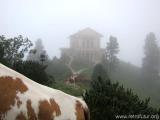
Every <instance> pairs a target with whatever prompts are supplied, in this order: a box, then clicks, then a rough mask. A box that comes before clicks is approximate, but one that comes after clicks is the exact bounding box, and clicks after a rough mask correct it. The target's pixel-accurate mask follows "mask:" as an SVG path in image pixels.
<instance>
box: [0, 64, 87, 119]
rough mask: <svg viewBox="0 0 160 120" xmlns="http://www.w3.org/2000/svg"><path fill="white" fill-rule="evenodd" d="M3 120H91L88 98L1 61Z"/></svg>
mask: <svg viewBox="0 0 160 120" xmlns="http://www.w3.org/2000/svg"><path fill="white" fill-rule="evenodd" d="M0 120H89V111H88V108H87V105H86V104H85V102H84V101H83V100H82V99H80V98H76V97H74V96H71V95H68V94H65V93H64V92H61V91H59V90H55V89H52V88H49V87H46V86H43V85H40V84H38V83H36V82H34V81H32V80H30V79H28V78H27V77H25V76H23V75H22V74H20V73H17V72H16V71H14V70H11V69H9V68H7V67H6V66H4V65H2V64H0Z"/></svg>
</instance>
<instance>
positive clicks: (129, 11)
mask: <svg viewBox="0 0 160 120" xmlns="http://www.w3.org/2000/svg"><path fill="white" fill-rule="evenodd" d="M86 27H91V28H93V29H95V30H96V31H97V32H99V33H101V34H102V35H104V37H103V39H102V47H105V45H106V42H107V41H108V38H109V36H110V35H113V36H115V37H117V38H118V42H119V44H120V53H119V57H120V58H121V59H122V60H125V61H127V62H128V61H129V62H131V63H133V64H135V65H141V59H142V57H143V51H142V50H143V46H144V39H145V36H146V34H147V33H149V32H155V34H156V37H157V39H158V40H159V39H160V0H0V35H5V36H7V37H14V36H18V35H19V34H21V35H23V36H24V37H28V38H29V39H30V40H32V41H33V42H34V41H35V40H36V39H38V38H41V39H42V40H43V43H44V45H45V49H46V50H47V52H48V54H49V55H50V56H51V57H53V56H55V55H56V56H60V50H59V48H61V47H69V36H70V35H71V34H73V33H75V32H77V31H79V30H81V29H84V28H86Z"/></svg>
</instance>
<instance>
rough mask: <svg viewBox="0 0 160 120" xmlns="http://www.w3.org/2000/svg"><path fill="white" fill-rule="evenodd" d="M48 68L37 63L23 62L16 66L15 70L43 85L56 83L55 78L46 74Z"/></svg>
mask: <svg viewBox="0 0 160 120" xmlns="http://www.w3.org/2000/svg"><path fill="white" fill-rule="evenodd" d="M46 67H47V66H44V65H42V64H40V63H38V62H35V61H21V62H17V63H15V64H14V66H13V69H15V70H16V71H18V72H20V73H21V74H23V75H25V76H26V77H28V78H30V79H32V80H34V81H35V82H38V83H40V84H43V85H50V84H51V83H54V78H53V77H52V76H50V75H48V74H47V73H46V72H45V69H46Z"/></svg>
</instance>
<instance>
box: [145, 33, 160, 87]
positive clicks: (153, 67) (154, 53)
mask: <svg viewBox="0 0 160 120" xmlns="http://www.w3.org/2000/svg"><path fill="white" fill-rule="evenodd" d="M144 54H145V57H144V58H143V65H142V75H143V78H144V80H146V81H147V82H149V84H151V83H154V82H155V81H156V80H160V76H159V73H160V71H159V67H160V50H159V47H158V43H157V41H156V37H155V34H154V33H149V34H148V35H147V36H146V40H145V47H144Z"/></svg>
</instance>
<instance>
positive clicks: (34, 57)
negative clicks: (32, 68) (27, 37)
mask: <svg viewBox="0 0 160 120" xmlns="http://www.w3.org/2000/svg"><path fill="white" fill-rule="evenodd" d="M27 60H29V61H38V62H41V63H43V62H44V61H46V60H48V55H47V52H46V51H45V50H44V46H43V43H42V40H41V39H38V40H37V41H36V42H35V47H34V49H31V50H30V52H29V54H28V56H27Z"/></svg>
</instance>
